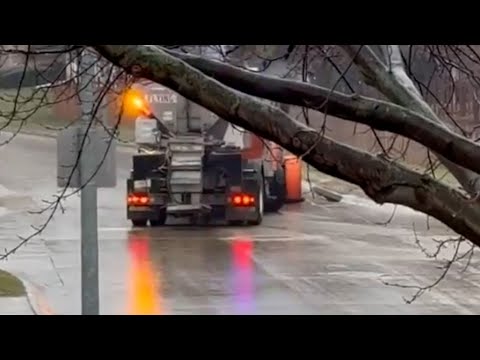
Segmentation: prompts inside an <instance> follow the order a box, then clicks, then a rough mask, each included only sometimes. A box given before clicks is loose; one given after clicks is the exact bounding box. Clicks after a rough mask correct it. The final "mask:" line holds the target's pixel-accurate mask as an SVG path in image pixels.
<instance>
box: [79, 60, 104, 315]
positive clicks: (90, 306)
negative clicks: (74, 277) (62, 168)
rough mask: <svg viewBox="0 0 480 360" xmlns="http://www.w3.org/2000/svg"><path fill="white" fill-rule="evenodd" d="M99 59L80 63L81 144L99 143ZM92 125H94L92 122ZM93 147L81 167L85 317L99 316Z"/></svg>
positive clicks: (85, 153)
mask: <svg viewBox="0 0 480 360" xmlns="http://www.w3.org/2000/svg"><path fill="white" fill-rule="evenodd" d="M95 61H96V59H95V57H94V55H93V54H92V53H91V52H90V51H88V50H84V51H83V54H82V56H81V61H80V74H81V76H80V81H79V85H80V99H81V109H82V118H81V124H80V126H79V132H78V136H79V140H78V141H79V142H80V143H82V141H83V139H84V137H85V136H87V139H86V140H85V143H88V142H89V140H90V141H95V139H96V137H94V136H91V134H92V133H94V132H95V129H94V127H95V124H94V122H93V119H92V117H93V115H94V114H93V111H94V102H95V92H94V81H93V79H94V77H95V75H96V74H95ZM91 122H92V125H90V123H91ZM91 148H92V146H88V149H87V147H85V148H84V149H81V150H80V151H82V155H81V156H80V160H79V162H80V163H79V164H78V168H79V172H80V184H81V186H82V188H81V220H80V221H81V258H82V260H81V266H82V270H81V272H82V275H81V276H82V315H99V314H100V309H99V308H100V304H99V303H100V301H99V281H98V272H99V271H98V228H97V226H98V224H97V185H96V183H95V179H90V178H91V174H92V172H94V171H95V170H94V169H95V167H97V166H99V164H98V163H96V161H95V160H96V159H95V156H93V154H92V152H91V151H89V149H91Z"/></svg>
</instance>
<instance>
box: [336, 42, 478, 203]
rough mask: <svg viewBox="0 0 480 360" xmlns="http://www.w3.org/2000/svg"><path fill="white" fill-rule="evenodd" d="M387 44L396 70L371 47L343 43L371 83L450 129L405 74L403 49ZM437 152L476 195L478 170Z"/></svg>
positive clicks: (398, 101)
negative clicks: (389, 69)
mask: <svg viewBox="0 0 480 360" xmlns="http://www.w3.org/2000/svg"><path fill="white" fill-rule="evenodd" d="M388 46H391V47H392V50H394V51H392V52H391V54H390V57H391V58H390V61H391V62H392V61H393V62H394V63H396V66H395V71H391V72H390V71H388V68H387V67H386V66H385V65H384V64H382V63H381V61H380V60H379V59H378V57H376V56H375V54H374V53H373V51H372V50H371V49H370V48H369V47H368V46H362V49H361V51H360V52H358V48H359V47H360V45H342V46H341V47H342V48H343V49H344V51H345V52H346V53H347V54H348V55H349V56H351V57H352V59H353V61H354V62H355V64H356V65H357V66H358V67H359V69H360V70H361V72H362V74H363V75H364V77H365V80H366V81H367V82H368V84H369V85H371V86H373V87H374V88H376V89H377V90H378V91H380V92H381V93H382V94H383V95H385V96H386V97H387V98H388V99H389V100H391V101H393V102H395V103H396V104H398V105H401V106H404V107H406V108H408V109H410V110H412V111H415V112H418V113H420V114H422V115H424V116H426V117H428V118H429V119H431V120H432V121H434V122H435V123H437V124H440V125H441V126H443V127H444V128H445V129H447V125H446V124H445V122H444V121H443V120H442V119H440V118H439V117H438V116H437V115H436V114H435V112H434V111H433V110H432V109H431V108H430V106H429V105H428V104H427V102H426V101H425V100H424V99H423V97H422V96H421V94H420V93H419V91H418V89H417V88H416V87H415V85H414V83H413V81H412V80H411V79H410V78H409V77H408V75H407V74H406V72H405V69H404V67H403V62H402V61H401V60H399V56H400V55H399V52H400V49H399V48H398V45H388ZM354 55H355V56H354ZM392 56H393V58H392ZM400 58H401V56H400ZM436 155H437V156H438V158H439V160H440V161H441V162H442V163H443V164H444V165H445V166H446V167H447V168H448V170H449V171H450V172H451V173H452V174H453V176H455V178H456V179H457V180H458V181H459V182H460V184H462V186H463V187H464V189H465V190H466V191H468V192H469V193H470V194H472V195H474V196H476V195H477V194H478V193H480V181H479V176H478V173H477V172H474V171H468V169H466V168H465V167H463V166H461V165H460V164H461V163H458V164H456V163H454V162H452V161H450V160H449V159H448V158H447V157H445V156H443V155H442V154H438V153H437V154H436Z"/></svg>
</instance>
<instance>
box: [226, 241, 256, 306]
mask: <svg viewBox="0 0 480 360" xmlns="http://www.w3.org/2000/svg"><path fill="white" fill-rule="evenodd" d="M252 256H253V242H252V241H251V240H250V239H248V238H244V237H242V238H237V239H234V240H233V241H232V271H233V297H234V306H235V309H236V311H237V313H238V314H251V313H252V312H253V310H254V296H255V294H254V283H253V281H254V279H253V267H254V265H253V260H252Z"/></svg>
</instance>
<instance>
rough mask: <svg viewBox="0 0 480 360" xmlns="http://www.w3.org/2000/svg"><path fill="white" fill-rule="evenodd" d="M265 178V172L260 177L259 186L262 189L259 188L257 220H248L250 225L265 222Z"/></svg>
mask: <svg viewBox="0 0 480 360" xmlns="http://www.w3.org/2000/svg"><path fill="white" fill-rule="evenodd" d="M264 184H265V180H264V177H263V173H260V179H259V186H260V189H259V190H258V208H257V214H256V215H257V217H256V219H255V220H251V221H249V222H248V224H249V225H255V226H257V225H261V224H262V222H263V214H264V212H265V185H264Z"/></svg>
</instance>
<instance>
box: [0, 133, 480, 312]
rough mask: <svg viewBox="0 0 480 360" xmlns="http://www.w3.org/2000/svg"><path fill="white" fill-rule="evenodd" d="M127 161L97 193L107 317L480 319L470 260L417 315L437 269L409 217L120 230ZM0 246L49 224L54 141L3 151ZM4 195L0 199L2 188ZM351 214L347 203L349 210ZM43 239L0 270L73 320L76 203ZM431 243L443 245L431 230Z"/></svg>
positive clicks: (355, 208) (366, 209)
mask: <svg viewBox="0 0 480 360" xmlns="http://www.w3.org/2000/svg"><path fill="white" fill-rule="evenodd" d="M129 152H130V150H128V149H121V150H119V153H118V178H119V182H118V186H117V187H116V188H114V189H102V190H100V191H99V238H100V241H99V247H100V292H101V294H100V296H101V313H102V314H386V313H388V314H419V313H422V314H474V313H478V312H479V311H480V290H479V284H480V278H479V273H480V272H479V271H478V270H477V269H479V268H480V267H479V266H478V263H477V259H476V258H474V260H473V263H472V265H471V267H470V268H469V270H468V271H467V272H466V273H464V274H461V273H460V272H459V271H453V272H452V274H451V276H449V277H448V278H447V279H446V280H445V281H444V282H443V283H442V284H441V286H440V287H437V288H436V289H434V290H432V291H431V292H429V293H427V294H425V295H424V296H423V297H422V298H420V299H419V300H418V301H417V302H415V303H414V304H412V305H407V304H405V301H404V300H403V299H402V297H403V296H408V295H409V294H412V290H411V289H403V288H399V287H394V286H387V285H385V284H384V282H392V283H403V284H406V285H412V284H413V285H415V284H428V283H429V282H431V281H433V280H435V278H436V276H438V274H439V270H438V269H437V267H438V263H437V262H435V261H432V260H429V259H426V257H425V256H424V255H423V254H422V253H421V251H420V250H419V249H418V247H416V246H415V235H414V232H413V230H412V222H415V229H416V232H417V236H418V237H419V238H420V239H422V240H425V241H427V240H426V235H427V232H426V222H425V219H424V218H423V217H419V216H417V215H415V214H413V213H412V212H410V211H408V210H398V211H397V216H396V217H395V219H394V221H393V222H392V223H391V224H390V225H388V226H379V225H376V224H375V222H378V221H380V222H381V221H385V220H387V219H388V218H389V217H390V215H391V213H390V212H388V211H385V210H383V209H380V210H379V209H378V208H372V207H371V206H370V205H369V204H368V202H366V201H359V200H357V199H355V198H348V199H347V204H325V203H321V204H317V205H315V204H312V203H310V202H306V203H303V204H296V205H290V206H288V207H286V208H285V209H284V211H283V212H282V214H277V215H271V216H270V215H269V216H267V217H266V218H265V221H264V224H263V225H262V226H259V227H238V228H229V227H183V226H167V227H165V228H157V229H145V230H132V229H131V226H130V224H129V223H128V222H127V221H126V219H125V208H124V202H123V201H124V197H125V186H124V179H125V178H126V177H127V175H128V169H129V164H130V154H129ZM0 166H1V169H2V172H1V174H0V185H2V186H3V187H5V188H6V189H8V190H9V191H11V192H10V193H6V192H5V191H6V190H5V189H3V190H2V191H3V193H0V207H4V208H7V210H8V211H7V213H6V214H4V215H3V217H1V221H0V230H1V231H0V246H1V247H2V248H11V247H13V246H14V245H15V244H17V243H18V241H19V240H18V238H17V235H28V234H30V233H31V231H32V229H31V228H30V225H31V224H37V225H38V224H41V223H42V222H43V221H44V219H45V217H46V214H43V215H32V214H27V213H26V209H28V210H38V209H40V208H41V201H42V199H48V198H51V196H52V195H53V194H54V193H55V191H56V190H57V189H56V184H55V176H56V153H55V142H54V141H53V140H52V139H46V138H39V137H33V136H22V137H18V138H17V139H16V140H15V141H14V142H13V143H11V144H9V145H8V146H6V147H2V148H0ZM0 190H1V189H0ZM348 203H350V204H348ZM65 208H66V211H65V213H64V214H63V215H61V214H60V213H59V214H57V215H56V216H55V217H54V219H53V221H52V222H51V223H50V224H49V226H48V227H47V229H46V230H45V231H44V232H43V233H42V234H41V237H38V238H36V239H35V240H33V241H31V242H30V243H29V245H28V246H27V247H24V248H22V249H21V250H19V252H17V253H16V254H14V255H13V256H12V257H10V258H9V260H8V261H6V262H3V263H1V264H0V266H1V267H2V268H4V269H6V270H10V271H12V272H14V273H16V274H19V275H21V276H22V277H23V278H24V279H26V280H28V281H29V282H30V283H31V284H33V285H34V289H35V294H36V297H35V298H36V301H37V304H36V305H37V308H39V309H41V310H42V311H43V312H44V313H48V312H51V313H56V314H79V313H80V311H81V310H80V309H81V307H80V242H79V236H80V234H79V226H80V221H79V219H80V218H79V198H78V196H76V195H75V196H73V197H72V198H71V199H69V200H68V201H67V203H66V204H65ZM430 227H431V230H430V232H429V233H428V234H434V235H438V237H442V236H443V237H445V236H446V235H448V234H449V232H448V230H446V229H445V228H444V227H443V226H441V225H439V224H436V223H435V222H433V221H430Z"/></svg>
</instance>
